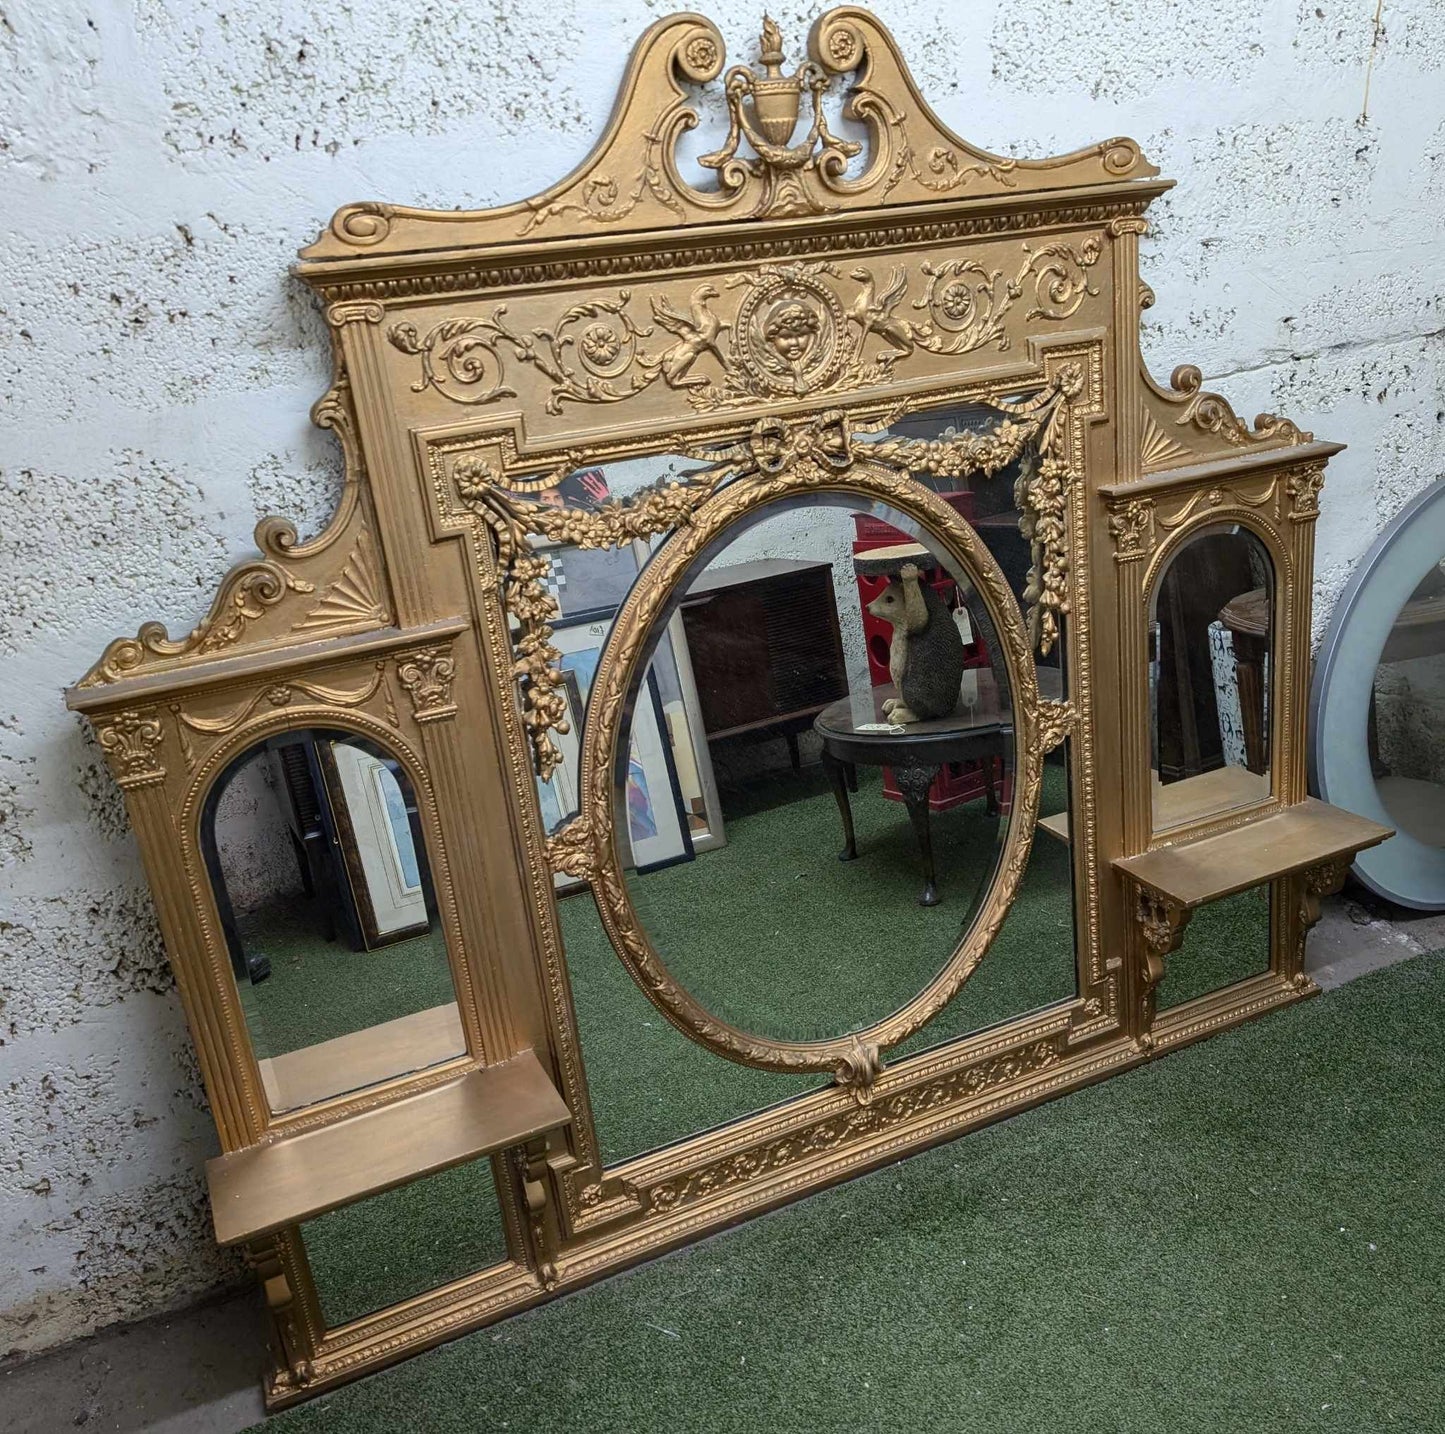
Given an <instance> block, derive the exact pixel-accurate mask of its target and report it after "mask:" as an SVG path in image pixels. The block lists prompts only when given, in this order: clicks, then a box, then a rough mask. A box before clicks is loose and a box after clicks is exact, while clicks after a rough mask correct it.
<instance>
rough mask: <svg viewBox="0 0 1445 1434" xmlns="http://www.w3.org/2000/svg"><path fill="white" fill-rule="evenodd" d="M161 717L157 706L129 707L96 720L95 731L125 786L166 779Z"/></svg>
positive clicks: (138, 785)
mask: <svg viewBox="0 0 1445 1434" xmlns="http://www.w3.org/2000/svg"><path fill="white" fill-rule="evenodd" d="M162 731H163V729H162V727H161V719H160V717H159V715H158V714H157V712H156V709H155V708H154V707H146V708H127V709H126V710H125V711H124V712H121V713H119V714H118V715H117V716H115V717H108V718H102V719H101V720H99V721H97V722H96V724H95V735H96V738H97V739H98V740H99V742H100V746H101V750H102V751H103V752H104V753H105V759H106V761H107V762H108V763H109V764H110V770H111V772H112V773H113V774H114V775H115V779H116V781H117V782H118V783H119V784H120V785H121V786H122V787H125V788H131V787H148V786H151V785H153V784H154V783H156V782H160V781H164V780H165V775H166V769H165V767H164V766H163V765H162V763H161V759H160V749H161V735H162Z"/></svg>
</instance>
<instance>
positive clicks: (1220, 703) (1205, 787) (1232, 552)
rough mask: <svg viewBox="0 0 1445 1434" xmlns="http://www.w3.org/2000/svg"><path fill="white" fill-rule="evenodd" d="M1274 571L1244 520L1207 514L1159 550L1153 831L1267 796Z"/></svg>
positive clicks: (1151, 654)
mask: <svg viewBox="0 0 1445 1434" xmlns="http://www.w3.org/2000/svg"><path fill="white" fill-rule="evenodd" d="M1274 594H1275V571H1274V563H1273V561H1272V559H1271V558H1270V554H1269V549H1268V548H1267V547H1266V546H1265V544H1264V542H1263V540H1262V539H1261V538H1260V537H1259V536H1258V535H1257V534H1256V533H1254V532H1252V531H1251V530H1250V529H1249V528H1246V527H1244V526H1242V525H1241V524H1237V523H1217V524H1210V525H1208V526H1206V527H1204V528H1201V529H1199V530H1197V531H1195V532H1193V533H1191V534H1189V535H1188V537H1186V538H1185V539H1184V541H1183V542H1182V543H1181V544H1180V545H1179V546H1178V547H1177V548H1176V549H1175V550H1174V552H1173V553H1172V554H1170V556H1169V558H1168V560H1167V562H1166V563H1165V565H1164V567H1163V569H1162V571H1161V572H1160V573H1159V574H1158V576H1157V577H1156V579H1155V583H1154V587H1153V591H1152V592H1151V593H1150V597H1149V628H1148V643H1149V651H1148V662H1149V669H1148V670H1149V704H1150V787H1151V792H1152V810H1153V826H1154V830H1155V831H1167V830H1170V829H1172V828H1177V827H1183V826H1188V825H1192V824H1194V823H1196V822H1201V821H1207V820H1209V819H1210V818H1212V817H1217V816H1220V815H1222V814H1224V813H1226V812H1231V811H1235V810H1237V809H1240V808H1243V807H1248V806H1252V805H1255V804H1257V803H1259V802H1263V801H1266V800H1268V798H1269V795H1270V791H1271V758H1272V753H1271V724H1272V720H1273V708H1274V703H1273V700H1272V696H1271V693H1272V688H1273V682H1274V669H1275V665H1276V664H1275V662H1274V660H1273V658H1274V645H1275V634H1274V612H1275V601H1274Z"/></svg>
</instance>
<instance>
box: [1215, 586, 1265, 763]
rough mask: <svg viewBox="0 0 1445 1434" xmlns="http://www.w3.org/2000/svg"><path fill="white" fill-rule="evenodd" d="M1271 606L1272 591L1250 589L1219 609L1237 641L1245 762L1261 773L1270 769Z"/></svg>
mask: <svg viewBox="0 0 1445 1434" xmlns="http://www.w3.org/2000/svg"><path fill="white" fill-rule="evenodd" d="M1270 608H1271V603H1270V600H1269V593H1268V592H1267V591H1266V590H1265V589H1264V588H1251V589H1250V590H1249V592H1247V593H1240V595H1239V596H1238V597H1237V598H1234V599H1233V600H1232V601H1230V602H1227V603H1225V605H1224V606H1223V607H1222V608H1221V609H1220V610H1219V620H1220V622H1222V623H1223V624H1224V626H1225V627H1226V628H1227V629H1228V630H1229V634H1230V636H1231V638H1232V639H1233V642H1234V661H1235V672H1236V674H1237V676H1238V680H1239V710H1240V715H1241V717H1242V718H1243V721H1244V765H1245V766H1246V767H1247V768H1248V769H1249V771H1251V772H1253V773H1255V774H1256V775H1259V776H1264V775H1265V774H1266V773H1267V772H1268V771H1269V750H1268V732H1267V730H1266V728H1265V685H1264V674H1265V669H1266V665H1267V664H1268V662H1269V624H1270Z"/></svg>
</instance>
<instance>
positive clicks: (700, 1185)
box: [645, 1036, 1063, 1210]
mask: <svg viewBox="0 0 1445 1434" xmlns="http://www.w3.org/2000/svg"><path fill="white" fill-rule="evenodd" d="M1062 1058H1063V1038H1062V1037H1060V1036H1049V1037H1045V1038H1044V1039H1042V1040H1038V1041H1034V1042H1032V1043H1031V1044H1029V1045H1027V1046H1024V1047H1022V1048H1021V1049H1019V1050H1015V1051H1006V1052H1004V1053H1002V1054H999V1055H991V1056H988V1057H985V1058H984V1059H982V1060H978V1061H975V1062H973V1063H972V1064H971V1065H966V1066H964V1067H962V1068H961V1069H959V1070H956V1071H950V1072H949V1073H947V1074H946V1075H941V1076H938V1077H936V1078H935V1079H933V1080H928V1081H924V1082H922V1083H921V1084H919V1085H916V1086H914V1087H912V1088H911V1089H909V1090H905V1091H900V1092H899V1093H898V1094H896V1095H891V1096H888V1097H886V1098H884V1099H881V1100H880V1099H877V1098H876V1096H875V1098H874V1099H873V1100H872V1101H871V1102H870V1103H869V1104H867V1105H864V1104H861V1103H860V1104H859V1105H858V1106H856V1107H855V1108H854V1109H852V1110H845V1111H843V1112H841V1113H840V1114H838V1115H835V1116H832V1117H830V1118H828V1119H826V1120H822V1121H819V1122H817V1123H816V1124H814V1125H812V1126H809V1127H808V1128H807V1129H806V1130H800V1131H797V1132H796V1133H793V1134H789V1135H784V1136H781V1137H779V1138H777V1139H774V1140H769V1141H766V1142H765V1143H763V1144H760V1145H755V1146H751V1147H749V1148H747V1149H745V1150H739V1151H734V1152H732V1153H730V1154H728V1155H725V1156H722V1157H721V1158H719V1159H717V1160H714V1161H711V1162H709V1163H708V1164H705V1165H701V1166H698V1167H697V1168H695V1169H693V1170H690V1171H688V1172H687V1173H686V1174H683V1175H676V1176H672V1177H670V1178H668V1179H666V1180H662V1181H659V1182H658V1183H657V1184H655V1185H652V1186H650V1187H647V1188H646V1190H645V1198H646V1201H647V1203H648V1204H649V1205H650V1206H651V1208H652V1209H654V1210H675V1209H677V1208H679V1207H680V1206H683V1205H687V1204H691V1203H692V1202H694V1201H697V1200H703V1199H706V1198H708V1197H709V1196H712V1195H717V1194H720V1193H721V1192H723V1191H725V1190H730V1189H735V1188H736V1187H738V1186H740V1185H746V1184H748V1183H750V1182H751V1181H753V1180H758V1179H761V1178H762V1177H764V1176H766V1175H770V1174H773V1173H775V1172H777V1171H780V1170H786V1169H788V1168H789V1167H790V1166H793V1165H798V1164H800V1163H802V1162H804V1161H807V1160H811V1159H814V1158H816V1157H818V1156H821V1155H826V1154H828V1153H830V1152H832V1151H836V1150H841V1149H843V1148H845V1147H847V1146H849V1145H852V1144H854V1143H856V1142H858V1141H861V1140H865V1139H867V1138H868V1137H870V1136H873V1135H876V1134H878V1133H879V1132H881V1131H886V1130H888V1129H890V1128H892V1127H893V1126H896V1125H902V1124H904V1123H906V1122H907V1121H909V1120H911V1119H912V1118H913V1117H915V1116H916V1115H918V1114H919V1113H920V1112H922V1111H928V1110H934V1109H939V1108H942V1107H944V1106H947V1105H950V1104H953V1103H954V1102H957V1101H961V1100H972V1099H976V1098H978V1097H979V1096H982V1095H985V1094H987V1092H988V1091H990V1090H992V1089H994V1088H995V1087H997V1086H1000V1085H1004V1084H1006V1083H1008V1082H1011V1081H1015V1080H1018V1079H1020V1078H1021V1077H1024V1076H1028V1075H1035V1074H1037V1073H1039V1072H1041V1071H1045V1070H1047V1069H1048V1068H1049V1067H1050V1066H1053V1065H1056V1064H1057V1063H1058V1062H1059V1061H1060V1060H1061V1059H1062Z"/></svg>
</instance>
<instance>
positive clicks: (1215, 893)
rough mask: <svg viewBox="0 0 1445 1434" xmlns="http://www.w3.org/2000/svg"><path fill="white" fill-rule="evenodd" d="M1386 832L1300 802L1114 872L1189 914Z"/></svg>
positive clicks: (1347, 853) (1324, 806)
mask: <svg viewBox="0 0 1445 1434" xmlns="http://www.w3.org/2000/svg"><path fill="white" fill-rule="evenodd" d="M1392 834H1393V833H1392V832H1391V830H1390V828H1389V827H1382V826H1380V825H1379V824H1378V823H1377V822H1372V821H1369V820H1368V819H1366V818H1365V817H1357V816H1356V815H1355V814H1354V813H1353V812H1346V811H1342V810H1341V809H1340V808H1339V807H1332V806H1330V805H1329V803H1328V802H1321V801H1316V800H1315V798H1313V797H1306V798H1305V800H1304V801H1302V802H1300V803H1299V805H1298V806H1293V807H1286V808H1285V809H1284V810H1283V811H1281V812H1275V813H1274V814H1273V815H1272V816H1267V817H1261V818H1260V820H1259V821H1256V822H1249V823H1247V824H1245V825H1244V826H1240V827H1235V828H1234V829H1233V830H1231V831H1226V832H1219V833H1217V834H1216V835H1214V836H1207V837H1199V838H1197V839H1195V840H1193V841H1181V842H1176V843H1174V845H1172V846H1164V847H1159V848H1158V849H1157V850H1155V851H1149V852H1145V853H1144V854H1143V855H1142V856H1130V857H1123V858H1121V859H1120V860H1118V861H1116V862H1115V863H1114V867H1115V869H1116V870H1118V871H1121V872H1123V874H1124V875H1125V876H1127V877H1128V878H1129V879H1130V880H1131V881H1135V882H1137V883H1138V884H1139V885H1140V886H1146V887H1148V888H1149V890H1151V891H1154V892H1157V893H1158V894H1159V895H1160V896H1162V897H1163V898H1164V899H1165V900H1167V901H1169V902H1171V903H1173V904H1174V905H1176V906H1179V907H1182V908H1183V909H1184V910H1186V911H1192V910H1193V909H1194V908H1195V907H1197V906H1203V905H1204V904H1205V903H1206V902H1209V901H1218V900H1219V899H1220V898H1221V897H1224V896H1233V895H1234V893H1235V892H1237V891H1244V890H1246V889H1247V888H1249V887H1251V886H1259V885H1261V884H1262V883H1264V882H1266V881H1273V880H1274V879H1275V878H1276V877H1281V876H1291V875H1293V874H1294V873H1295V872H1298V871H1304V870H1305V869H1306V868H1307V867H1312V866H1318V865H1320V864H1321V863H1323V862H1327V861H1334V860H1337V859H1339V858H1341V857H1353V856H1354V854H1355V853H1356V852H1358V851H1362V850H1363V849H1364V848H1365V847H1368V846H1375V845H1377V844H1378V843H1379V842H1382V841H1384V840H1385V838H1386V837H1388V836H1391V835H1392Z"/></svg>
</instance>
